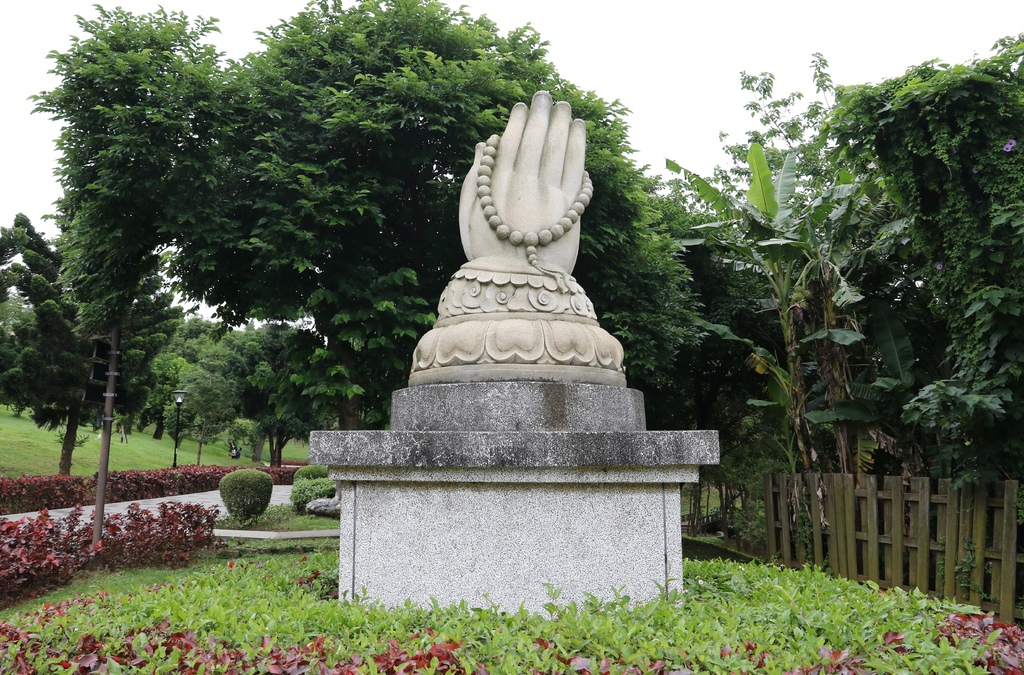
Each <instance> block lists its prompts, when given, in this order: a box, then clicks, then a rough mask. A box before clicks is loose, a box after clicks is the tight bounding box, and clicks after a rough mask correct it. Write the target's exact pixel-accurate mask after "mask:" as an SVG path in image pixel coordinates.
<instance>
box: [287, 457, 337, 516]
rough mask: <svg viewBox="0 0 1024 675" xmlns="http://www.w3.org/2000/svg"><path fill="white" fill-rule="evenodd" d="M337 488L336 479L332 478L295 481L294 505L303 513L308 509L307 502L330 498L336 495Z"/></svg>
mask: <svg viewBox="0 0 1024 675" xmlns="http://www.w3.org/2000/svg"><path fill="white" fill-rule="evenodd" d="M303 468H311V467H303ZM297 473H298V472H296V474H297ZM336 489H337V488H336V486H335V484H334V481H333V480H331V479H330V478H311V479H308V480H301V481H295V484H294V485H293V486H292V506H294V507H295V510H296V511H298V512H299V513H303V512H304V511H305V510H306V504H308V503H310V502H311V501H313V500H314V499H330V498H331V497H333V496H334V494H335V490H336Z"/></svg>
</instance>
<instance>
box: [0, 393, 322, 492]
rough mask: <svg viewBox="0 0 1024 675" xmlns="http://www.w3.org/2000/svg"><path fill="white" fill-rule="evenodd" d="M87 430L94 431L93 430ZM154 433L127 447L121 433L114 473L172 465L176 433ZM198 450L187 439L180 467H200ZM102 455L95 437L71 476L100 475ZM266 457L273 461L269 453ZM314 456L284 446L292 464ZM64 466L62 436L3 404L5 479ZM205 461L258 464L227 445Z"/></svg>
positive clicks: (136, 436) (208, 451)
mask: <svg viewBox="0 0 1024 675" xmlns="http://www.w3.org/2000/svg"><path fill="white" fill-rule="evenodd" d="M83 431H89V432H91V431H92V427H91V426H87V427H86V428H85V429H84V430H83ZM151 434H152V429H150V430H149V432H148V433H146V432H139V431H136V432H135V433H133V434H131V435H129V436H128V442H127V443H121V442H120V439H119V438H118V437H117V435H115V436H114V439H113V442H112V443H111V446H110V470H111V471H124V470H127V469H163V468H167V467H169V466H171V463H172V461H173V459H174V435H173V430H168V432H167V433H165V434H164V437H163V439H162V440H159V441H156V440H153V437H152V436H151ZM197 447H198V446H197V443H196V442H195V440H194V439H191V438H183V439H182V441H181V445H180V447H179V448H178V464H195V462H196V449H197ZM99 456H100V440H99V433H95V434H93V433H90V434H89V440H87V441H86V442H85V445H83V446H82V447H80V448H76V449H75V453H74V456H73V459H72V464H71V473H72V474H74V475H79V476H90V475H92V474H94V473H96V470H97V467H98V466H99ZM263 458H264V460H268V459H269V453H268V451H267V450H266V449H264V451H263ZM308 458H309V448H308V446H307V445H306V444H305V443H298V442H295V441H292V442H290V443H288V444H287V445H286V446H284V461H285V463H287V462H288V461H289V460H293V461H306V460H307V459H308ZM59 462H60V443H59V442H58V440H57V432H55V431H46V430H45V429H40V428H39V427H37V426H36V425H35V422H33V421H32V419H31V418H30V417H29V415H28V412H25V413H22V415H21V416H16V415H15V414H14V413H13V412H11V410H10V409H9V408H7V407H5V406H0V475H2V476H20V475H22V474H30V475H49V474H55V473H57V465H58V463H59ZM202 463H203V464H214V465H223V466H230V465H234V464H238V465H243V466H244V465H246V464H251V463H252V462H251V460H249V459H248V458H247V457H246V456H245V455H244V454H243V455H242V458H241V459H231V458H230V457H229V456H228V447H227V445H226V444H224V443H221V442H215V443H208V444H206V445H204V446H203V457H202Z"/></svg>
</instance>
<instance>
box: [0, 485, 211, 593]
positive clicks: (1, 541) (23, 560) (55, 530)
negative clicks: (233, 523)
mask: <svg viewBox="0 0 1024 675" xmlns="http://www.w3.org/2000/svg"><path fill="white" fill-rule="evenodd" d="M216 520H217V509H216V508H214V507H203V506H200V505H198V504H186V503H180V502H167V503H164V504H161V505H160V507H159V513H157V514H154V513H152V512H150V511H146V510H144V509H143V508H141V507H140V506H139V505H138V504H132V505H131V506H129V507H128V512H127V513H125V514H113V515H110V516H107V517H106V518H104V531H103V540H102V541H101V542H100V546H99V547H97V549H94V548H93V546H92V519H91V518H90V519H89V520H88V521H86V520H84V519H83V518H82V510H81V508H76V509H74V510H73V511H72V512H71V514H70V515H68V516H65V517H63V518H50V516H49V514H47V513H46V512H45V511H43V512H41V513H40V514H39V516H38V517H36V518H22V519H21V520H0V607H4V606H6V605H9V604H12V603H13V602H15V601H18V600H22V599H24V598H30V597H35V596H36V595H39V594H40V593H42V592H44V591H46V590H48V589H50V588H53V587H55V586H60V585H62V584H66V583H67V582H69V581H70V580H71V579H72V577H73V576H74V575H75V574H76V573H77V572H78V571H79V570H80V569H82V568H83V567H84V566H85V564H86V563H87V562H89V560H91V559H92V558H93V557H94V556H95V555H97V553H99V552H100V551H102V555H103V559H104V562H105V563H106V564H107V565H108V566H110V567H113V568H119V569H121V568H127V567H140V566H144V565H171V566H174V565H180V564H184V563H187V562H188V560H189V554H190V553H191V552H192V551H194V550H195V549H197V548H201V547H203V546H207V545H209V544H210V543H211V542H212V541H213V525H214V523H215V522H216Z"/></svg>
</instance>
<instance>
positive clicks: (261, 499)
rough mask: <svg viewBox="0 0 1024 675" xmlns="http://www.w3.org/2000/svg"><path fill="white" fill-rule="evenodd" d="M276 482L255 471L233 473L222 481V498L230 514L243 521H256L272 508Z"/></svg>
mask: <svg viewBox="0 0 1024 675" xmlns="http://www.w3.org/2000/svg"><path fill="white" fill-rule="evenodd" d="M273 493H274V480H273V479H272V478H271V477H270V476H268V475H267V474H265V473H263V472H262V471H256V470H254V469H242V470H240V471H232V472H231V473H229V474H228V475H226V476H224V477H223V478H221V479H220V497H221V499H223V500H224V506H225V507H226V508H227V510H228V513H229V514H230V515H232V516H234V517H235V518H238V519H239V520H242V521H248V520H255V519H256V518H259V517H260V515H262V514H263V512H264V511H266V510H267V507H268V506H270V497H271V495H272V494H273Z"/></svg>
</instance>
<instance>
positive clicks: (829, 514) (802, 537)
mask: <svg viewBox="0 0 1024 675" xmlns="http://www.w3.org/2000/svg"><path fill="white" fill-rule="evenodd" d="M1018 489H1019V481H1015V480H1011V481H1002V482H998V483H992V484H988V485H963V486H961V487H960V488H958V489H955V490H954V489H950V481H948V480H932V479H929V478H910V479H909V480H904V479H902V478H900V477H899V476H884V477H876V476H860V481H859V485H857V486H855V485H854V477H853V476H852V475H848V474H824V475H821V476H818V475H814V474H804V475H796V476H791V475H786V474H768V475H766V476H765V520H766V521H767V526H768V553H769V556H770V557H771V558H773V559H775V558H777V559H778V560H779V561H780V562H781V563H783V564H785V565H787V566H789V567H802V566H803V565H806V564H814V565H817V566H820V567H824V566H825V565H826V564H827V566H828V567H830V568H831V570H832V573H833V574H834V575H835V576H840V577H845V578H847V579H853V580H856V581H874V582H875V583H876V584H878V585H879V586H880V587H881V588H893V587H896V586H899V587H901V588H904V589H907V590H910V589H912V588H918V589H920V590H921V591H923V592H926V593H929V594H931V595H935V596H939V597H945V598H955V599H957V600H960V601H964V602H969V603H971V604H974V605H977V606H979V607H981V608H982V609H983V610H985V611H990V612H993V613H995V614H996V615H997V618H998V619H999V620H1000V621H1004V622H1006V623H1010V622H1013V621H1018V622H1020V621H1022V620H1024V536H1022V534H1024V528H1022V527H1021V526H1020V525H1019V524H1018V522H1017V493H1018Z"/></svg>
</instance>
